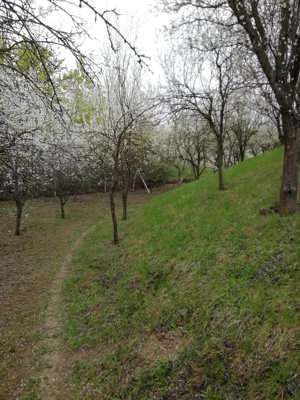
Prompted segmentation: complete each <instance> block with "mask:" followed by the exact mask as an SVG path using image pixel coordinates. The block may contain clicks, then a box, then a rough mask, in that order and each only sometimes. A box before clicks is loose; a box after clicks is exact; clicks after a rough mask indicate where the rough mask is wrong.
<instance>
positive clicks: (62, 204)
mask: <svg viewBox="0 0 300 400" xmlns="http://www.w3.org/2000/svg"><path fill="white" fill-rule="evenodd" d="M58 198H59V203H60V217H61V218H62V219H65V216H66V214H65V205H66V202H67V200H66V198H65V197H64V196H61V195H59V196H58Z"/></svg>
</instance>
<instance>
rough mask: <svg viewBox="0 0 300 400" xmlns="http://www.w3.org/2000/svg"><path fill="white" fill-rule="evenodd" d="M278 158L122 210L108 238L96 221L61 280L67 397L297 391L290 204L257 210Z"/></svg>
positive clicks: (298, 322)
mask: <svg viewBox="0 0 300 400" xmlns="http://www.w3.org/2000/svg"><path fill="white" fill-rule="evenodd" d="M281 158H282V152H281V150H280V149H278V150H276V151H273V152H270V153H267V154H265V155H264V156H260V157H257V158H254V159H251V160H248V161H246V162H244V163H242V164H240V165H239V166H237V167H234V168H231V169H229V170H227V171H226V174H225V177H226V183H227V186H228V190H227V191H225V192H220V191H217V189H216V186H217V182H216V179H217V178H216V176H214V175H213V174H211V175H208V176H206V177H204V178H203V179H202V180H200V181H199V182H195V183H191V184H188V185H184V186H182V187H180V188H179V189H177V190H174V191H172V192H169V193H165V194H163V195H160V196H158V197H157V198H155V199H153V200H152V201H151V202H149V203H148V204H147V205H145V206H143V207H136V208H135V209H131V210H130V215H129V217H130V220H129V221H128V222H125V223H122V224H121V231H122V236H123V239H122V241H121V243H120V245H119V246H118V247H113V246H112V245H111V242H110V236H111V232H110V221H109V216H107V217H106V219H105V220H104V221H101V224H99V226H98V227H97V229H96V230H95V232H94V233H93V234H91V235H90V236H89V237H88V238H87V240H86V241H85V242H84V244H83V246H82V247H81V249H80V251H78V253H77V254H76V257H75V259H74V263H73V270H72V273H71V276H70V278H69V279H68V280H67V282H66V285H65V290H64V292H65V298H66V304H67V306H66V327H65V338H66V341H67V343H68V345H69V346H70V348H71V349H72V351H73V353H74V354H75V355H76V353H77V352H78V351H79V350H84V351H85V352H84V354H85V356H82V357H80V358H78V357H77V361H74V362H73V365H72V370H71V371H72V374H71V375H72V377H71V379H72V384H73V387H74V389H73V395H72V396H73V397H72V398H74V399H75V398H82V399H94V398H95V399H98V398H101V399H107V400H108V399H110V400H116V399H118V400H121V399H122V400H123V399H131V400H149V399H161V400H163V399H186V400H192V399H206V400H221V399H222V400H223V399H224V400H239V399H241V400H242V399H243V400H244V399H256V400H262V399H265V400H267V399H268V400H273V399H300V368H299V366H300V352H299V346H300V340H299V338H300V316H299V314H300V313H299V311H300V305H299V297H300V296H299V292H300V290H299V289H300V284H299V282H300V266H299V260H300V215H298V214H297V215H294V216H291V217H286V218H281V217H280V216H278V215H276V214H272V215H269V216H260V215H259V213H258V211H259V209H260V208H262V207H268V206H271V205H274V204H275V203H276V200H277V198H278V191H279V184H280V174H281ZM76 396H78V397H76Z"/></svg>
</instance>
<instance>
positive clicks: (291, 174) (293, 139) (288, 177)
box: [280, 118, 300, 215]
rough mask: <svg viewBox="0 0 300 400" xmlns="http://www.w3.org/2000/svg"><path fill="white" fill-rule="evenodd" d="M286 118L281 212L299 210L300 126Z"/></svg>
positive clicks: (288, 212) (284, 213) (282, 213)
mask: <svg viewBox="0 0 300 400" xmlns="http://www.w3.org/2000/svg"><path fill="white" fill-rule="evenodd" d="M291 120H292V118H288V119H286V118H284V131H285V132H284V133H285V134H284V136H285V142H284V158H283V171H282V180H281V190H280V214H281V215H288V214H293V213H295V212H296V211H297V193H298V173H299V156H300V127H298V126H295V125H296V124H295V121H294V123H293V122H292V123H291Z"/></svg>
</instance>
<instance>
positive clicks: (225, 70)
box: [167, 47, 238, 190]
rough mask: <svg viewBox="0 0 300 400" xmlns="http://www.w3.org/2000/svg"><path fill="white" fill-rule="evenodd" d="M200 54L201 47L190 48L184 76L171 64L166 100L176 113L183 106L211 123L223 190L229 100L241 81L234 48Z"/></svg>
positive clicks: (184, 63) (215, 49) (182, 109)
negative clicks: (235, 70)
mask: <svg viewBox="0 0 300 400" xmlns="http://www.w3.org/2000/svg"><path fill="white" fill-rule="evenodd" d="M200 56H201V54H199V51H198V49H190V51H189V53H187V55H186V56H185V58H184V61H183V68H182V70H181V76H180V75H179V74H180V72H179V68H178V66H176V69H174V68H173V69H172V68H171V67H168V69H167V76H168V82H169V94H168V95H167V100H168V101H169V103H170V107H171V110H172V113H173V114H176V113H178V112H181V111H184V110H185V111H192V112H194V113H197V114H198V115H199V117H200V118H202V119H203V120H204V121H206V123H207V124H208V126H209V128H210V130H211V132H212V133H213V135H214V137H215V139H216V143H217V168H218V182H219V189H220V190H224V189H225V183H224V172H223V169H224V140H225V127H226V123H227V119H228V112H229V110H228V106H229V104H230V103H229V100H230V98H231V96H232V95H233V93H234V92H235V90H236V89H237V87H238V84H237V82H236V77H235V74H234V64H233V58H232V54H231V52H230V53H229V54H225V56H224V54H223V53H222V52H221V50H220V49H219V48H217V47H215V48H214V49H213V50H212V51H211V52H210V54H209V58H208V57H207V56H206V59H205V60H204V59H203V57H202V56H201V58H200ZM191 60H192V61H191ZM208 60H209V63H208ZM208 65H209V68H210V70H209V71H208Z"/></svg>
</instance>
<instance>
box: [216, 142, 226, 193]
mask: <svg viewBox="0 0 300 400" xmlns="http://www.w3.org/2000/svg"><path fill="white" fill-rule="evenodd" d="M223 157H224V151H223V139H222V138H218V154H217V164H218V179H219V190H225V189H226V188H225V184H224V166H223Z"/></svg>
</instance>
